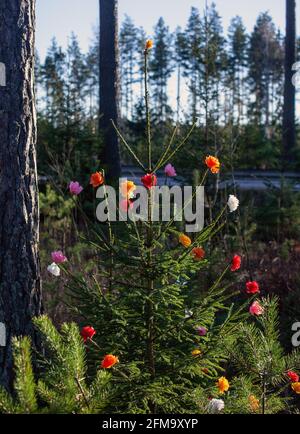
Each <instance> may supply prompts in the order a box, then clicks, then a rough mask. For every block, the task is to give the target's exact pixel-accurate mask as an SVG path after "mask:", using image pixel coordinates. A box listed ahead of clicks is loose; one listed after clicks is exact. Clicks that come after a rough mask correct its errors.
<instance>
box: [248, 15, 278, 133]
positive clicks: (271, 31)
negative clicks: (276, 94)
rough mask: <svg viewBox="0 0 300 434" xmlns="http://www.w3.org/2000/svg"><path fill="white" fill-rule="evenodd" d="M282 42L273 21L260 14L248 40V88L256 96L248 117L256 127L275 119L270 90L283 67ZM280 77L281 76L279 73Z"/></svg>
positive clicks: (275, 84) (266, 124)
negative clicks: (254, 122) (279, 69)
mask: <svg viewBox="0 0 300 434" xmlns="http://www.w3.org/2000/svg"><path fill="white" fill-rule="evenodd" d="M282 54H283V52H282V41H281V39H280V38H279V37H278V33H277V32H276V28H275V26H274V23H273V22H272V18H271V17H270V15H268V14H267V13H263V14H261V15H260V16H259V17H258V19H257V22H256V25H255V27H254V30H253V32H252V34H251V37H250V46H249V54H248V56H249V57H248V59H249V86H250V91H251V93H253V94H254V95H255V101H254V102H253V103H252V105H251V106H250V112H249V115H250V116H251V117H252V118H253V119H254V120H255V121H256V122H257V123H258V124H259V125H265V131H266V133H267V134H268V128H269V127H270V125H271V123H272V119H273V116H274V114H275V113H274V111H272V107H273V100H272V97H273V92H272V87H273V86H274V87H275V86H278V87H280V86H282V82H279V83H278V76H279V75H280V72H278V68H282V66H281V65H282V60H283V57H282ZM281 75H282V74H281Z"/></svg>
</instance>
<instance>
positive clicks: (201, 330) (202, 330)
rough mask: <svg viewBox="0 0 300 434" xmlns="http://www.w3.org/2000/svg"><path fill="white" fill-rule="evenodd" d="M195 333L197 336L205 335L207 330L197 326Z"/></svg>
mask: <svg viewBox="0 0 300 434" xmlns="http://www.w3.org/2000/svg"><path fill="white" fill-rule="evenodd" d="M196 330H197V333H198V335H199V336H206V334H207V330H206V328H205V327H197V329H196Z"/></svg>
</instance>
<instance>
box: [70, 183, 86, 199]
mask: <svg viewBox="0 0 300 434" xmlns="http://www.w3.org/2000/svg"><path fill="white" fill-rule="evenodd" d="M69 190H70V193H71V194H74V195H75V196H78V195H79V194H80V193H81V192H82V190H83V187H81V185H80V184H79V182H77V181H71V182H70V185H69Z"/></svg>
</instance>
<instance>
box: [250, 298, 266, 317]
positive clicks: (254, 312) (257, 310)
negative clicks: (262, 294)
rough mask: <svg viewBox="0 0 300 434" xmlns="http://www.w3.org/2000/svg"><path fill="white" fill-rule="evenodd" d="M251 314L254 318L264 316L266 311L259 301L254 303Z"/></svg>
mask: <svg viewBox="0 0 300 434" xmlns="http://www.w3.org/2000/svg"><path fill="white" fill-rule="evenodd" d="M249 312H250V313H251V315H253V316H259V315H263V314H264V312H265V309H264V308H263V307H262V306H261V304H260V303H259V301H254V302H253V303H252V305H251V306H250V309H249Z"/></svg>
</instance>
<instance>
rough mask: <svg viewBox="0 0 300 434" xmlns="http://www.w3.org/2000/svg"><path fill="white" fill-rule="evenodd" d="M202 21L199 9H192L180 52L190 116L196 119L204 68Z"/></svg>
mask: <svg viewBox="0 0 300 434" xmlns="http://www.w3.org/2000/svg"><path fill="white" fill-rule="evenodd" d="M201 30H202V22H201V17H200V13H199V10H198V9H196V8H194V7H193V8H192V9H191V14H190V16H189V20H188V24H187V26H186V29H185V32H184V38H185V39H184V40H183V39H181V41H180V42H181V43H180V47H178V48H180V54H181V57H182V63H183V76H184V77H185V78H187V80H188V86H189V101H190V104H189V105H190V107H191V108H190V112H189V115H190V117H191V118H192V119H193V120H195V119H196V118H197V117H198V114H199V109H200V108H199V105H198V103H199V77H200V74H201V69H202V68H203V66H202V65H203V63H202V62H203V61H202V58H201V46H202V45H203V35H202V33H201Z"/></svg>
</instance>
